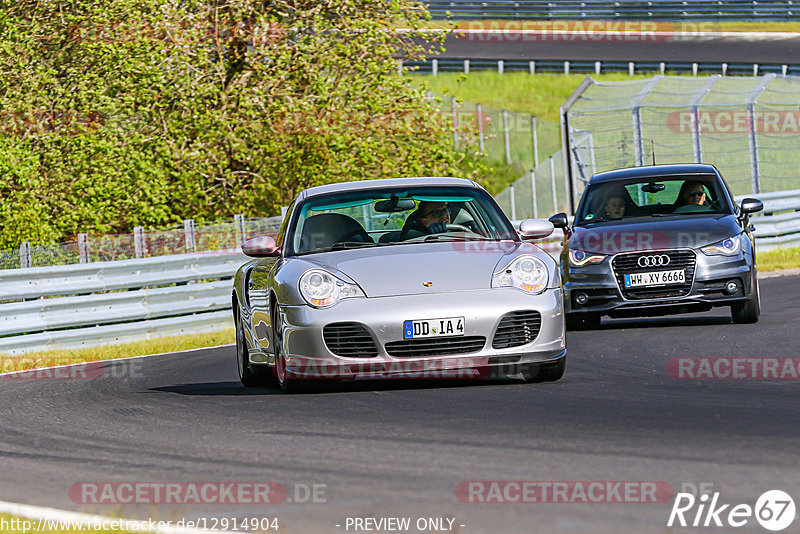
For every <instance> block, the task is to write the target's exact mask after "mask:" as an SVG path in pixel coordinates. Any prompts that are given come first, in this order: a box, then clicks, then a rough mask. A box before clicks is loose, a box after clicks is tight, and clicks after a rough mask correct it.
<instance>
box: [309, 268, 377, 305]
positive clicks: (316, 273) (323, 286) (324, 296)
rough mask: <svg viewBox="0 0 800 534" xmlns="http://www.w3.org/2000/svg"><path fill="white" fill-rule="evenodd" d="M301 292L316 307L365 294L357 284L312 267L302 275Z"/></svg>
mask: <svg viewBox="0 0 800 534" xmlns="http://www.w3.org/2000/svg"><path fill="white" fill-rule="evenodd" d="M300 294H301V295H303V298H304V299H306V302H308V303H309V304H310V305H312V306H314V307H315V308H326V307H328V306H333V305H334V304H336V303H337V302H339V301H340V300H341V299H346V298H351V297H363V296H365V295H364V292H363V291H362V290H361V288H360V287H358V286H357V285H355V284H350V283H347V282H345V281H344V280H340V279H339V278H337V277H336V276H334V275H332V274H331V273H329V272H327V271H323V270H322V269H311V270H309V271H306V272H305V273H304V274H303V276H301V277H300Z"/></svg>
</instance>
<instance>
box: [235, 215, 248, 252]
mask: <svg viewBox="0 0 800 534" xmlns="http://www.w3.org/2000/svg"><path fill="white" fill-rule="evenodd" d="M233 224H234V225H235V226H236V243H237V245H238V246H240V247H241V246H242V243H244V242H245V239H246V237H247V235H246V234H245V231H244V214H243V213H237V214H236V215H234V216H233Z"/></svg>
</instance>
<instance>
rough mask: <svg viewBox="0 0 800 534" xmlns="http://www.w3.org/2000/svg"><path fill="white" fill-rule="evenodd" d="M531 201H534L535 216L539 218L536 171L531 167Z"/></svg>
mask: <svg viewBox="0 0 800 534" xmlns="http://www.w3.org/2000/svg"><path fill="white" fill-rule="evenodd" d="M531 202H533V218H534V219H538V218H539V208H538V206H537V205H536V171H535V170H534V169H531Z"/></svg>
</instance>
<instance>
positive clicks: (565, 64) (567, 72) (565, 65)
mask: <svg viewBox="0 0 800 534" xmlns="http://www.w3.org/2000/svg"><path fill="white" fill-rule="evenodd" d="M564 74H565V75H567V74H569V61H565V62H564Z"/></svg>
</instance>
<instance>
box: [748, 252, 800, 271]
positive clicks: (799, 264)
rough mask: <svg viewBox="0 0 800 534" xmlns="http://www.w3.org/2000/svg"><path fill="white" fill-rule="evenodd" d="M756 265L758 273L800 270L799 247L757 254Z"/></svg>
mask: <svg viewBox="0 0 800 534" xmlns="http://www.w3.org/2000/svg"><path fill="white" fill-rule="evenodd" d="M756 258H757V259H756V263H757V264H758V270H759V271H760V272H766V271H777V270H779V269H798V268H800V247H794V248H784V249H776V250H769V251H767V252H759V253H758V254H757V255H756Z"/></svg>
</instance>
